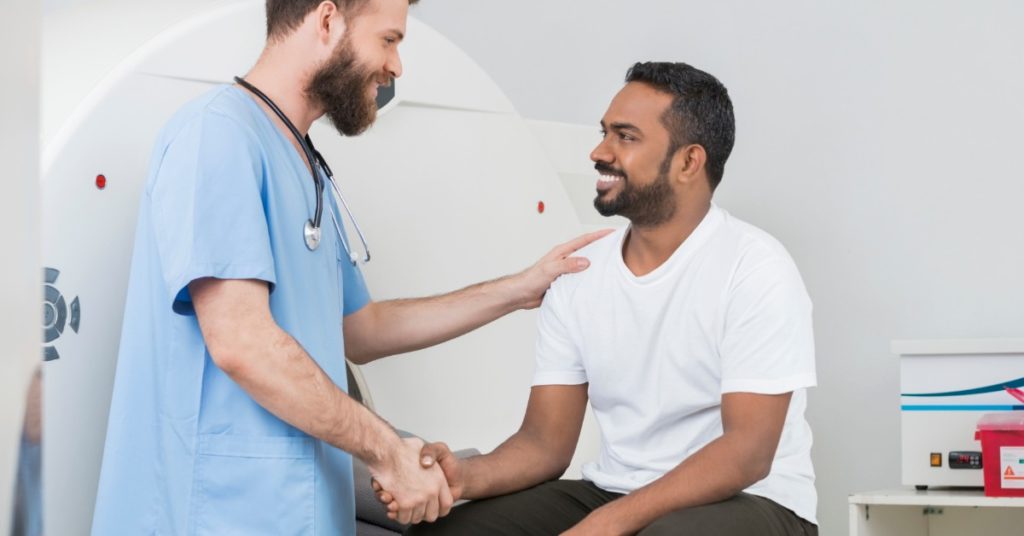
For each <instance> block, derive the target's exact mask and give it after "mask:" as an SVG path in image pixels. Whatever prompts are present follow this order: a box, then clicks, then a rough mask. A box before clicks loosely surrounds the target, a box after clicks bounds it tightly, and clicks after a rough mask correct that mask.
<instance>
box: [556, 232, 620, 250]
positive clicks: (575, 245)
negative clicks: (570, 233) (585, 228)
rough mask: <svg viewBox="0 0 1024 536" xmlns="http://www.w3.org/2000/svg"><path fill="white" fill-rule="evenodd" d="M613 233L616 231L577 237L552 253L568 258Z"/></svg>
mask: <svg viewBox="0 0 1024 536" xmlns="http://www.w3.org/2000/svg"><path fill="white" fill-rule="evenodd" d="M613 231H615V229H601V230H600V231H594V232H592V233H587V234H585V235H582V236H577V237H576V238H573V239H572V240H570V241H568V242H566V243H564V244H560V245H558V246H556V247H555V249H553V250H552V251H551V252H552V253H554V254H555V255H556V256H558V257H566V256H568V255H569V254H571V253H572V252H574V251H576V250H577V249H580V248H581V247H583V246H585V245H587V244H589V243H591V242H593V241H595V240H598V239H600V238H604V237H605V236H608V235H609V234H611V233H612V232H613Z"/></svg>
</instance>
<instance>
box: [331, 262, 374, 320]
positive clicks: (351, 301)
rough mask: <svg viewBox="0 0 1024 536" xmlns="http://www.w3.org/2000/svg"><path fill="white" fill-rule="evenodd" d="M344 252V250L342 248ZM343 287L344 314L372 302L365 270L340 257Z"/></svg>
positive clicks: (346, 314) (355, 310) (353, 311)
mask: <svg viewBox="0 0 1024 536" xmlns="http://www.w3.org/2000/svg"><path fill="white" fill-rule="evenodd" d="M341 251H342V253H344V250H341ZM338 262H339V263H340V264H341V270H339V272H340V277H341V288H342V292H343V294H344V296H345V297H344V303H342V312H341V314H342V315H344V316H348V315H350V314H352V313H355V312H358V311H359V310H360V309H362V308H363V307H366V304H368V303H370V291H369V290H367V288H366V281H365V280H363V272H362V271H361V270H360V269H359V267H358V266H355V265H353V264H352V263H351V262H349V260H348V259H340V260H339V261H338Z"/></svg>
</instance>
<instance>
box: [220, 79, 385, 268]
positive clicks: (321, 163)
mask: <svg viewBox="0 0 1024 536" xmlns="http://www.w3.org/2000/svg"><path fill="white" fill-rule="evenodd" d="M235 82H237V83H238V85H240V86H242V87H243V88H245V89H247V90H249V92H251V93H252V94H253V95H256V96H257V97H259V99H260V100H262V101H263V102H264V103H265V104H266V105H267V106H268V107H269V108H270V109H271V110H272V111H273V112H274V114H275V115H277V117H278V118H279V119H281V122H283V123H284V124H285V126H286V127H288V130H289V132H291V133H292V136H294V137H295V140H296V141H298V142H299V146H300V147H302V152H303V154H304V156H305V157H306V161H307V162H309V169H310V171H311V173H312V176H313V184H314V185H315V188H316V209H315V210H314V211H313V217H312V218H310V220H309V221H307V222H306V223H305V224H304V226H303V234H304V240H305V242H306V247H307V248H309V250H310V251H315V250H316V249H317V248H318V247H319V246H320V232H321V231H320V229H321V224H322V222H323V212H324V200H323V194H324V189H325V186H324V182H325V181H324V178H323V177H322V176H321V175H320V172H321V170H322V171H323V173H324V174H326V175H327V182H329V183H330V184H331V189H332V190H333V192H334V194H335V198H336V199H337V200H338V201H340V202H341V205H342V206H343V207H344V209H345V213H347V214H348V219H349V220H350V221H351V222H352V227H354V228H355V230H356V234H357V235H358V236H359V241H360V242H361V243H362V244H363V251H364V256H363V263H364V264H365V263H368V262H370V247H369V245H367V243H366V237H365V236H364V235H363V230H362V229H361V228H360V227H359V223H358V222H357V221H356V219H355V216H353V215H352V209H350V208H349V206H348V202H346V201H345V196H343V195H342V194H341V189H340V188H338V184H337V183H336V182H335V180H334V173H333V172H332V171H331V168H330V166H328V165H327V160H326V159H325V158H324V157H323V155H322V154H320V151H318V150H317V149H316V147H315V146H314V145H313V140H312V139H311V138H310V137H309V134H307V135H306V136H302V134H300V133H299V130H298V129H297V128H295V124H294V123H292V122H291V120H290V119H288V116H287V115H285V113H284V112H283V111H282V110H281V109H280V108H279V107H278V106H277V104H276V103H274V101H273V100H271V99H270V97H268V96H267V95H266V94H265V93H263V92H262V91H260V90H259V89H258V88H257V87H256V86H254V85H252V84H250V83H249V82H247V81H246V80H245V79H244V78H242V77H240V76H236V77H235ZM328 208H330V207H328ZM330 212H331V221H332V223H333V224H334V229H335V230H336V231H337V232H338V238H339V239H340V240H341V244H342V246H344V248H345V252H346V253H348V255H349V260H350V261H351V262H352V264H353V266H354V265H356V263H357V262H358V257H357V256H356V255H355V254H354V253H352V248H350V247H349V244H348V240H347V239H346V238H345V233H343V232H342V230H341V224H340V223H338V219H337V217H336V216H335V214H334V211H333V210H331V211H330Z"/></svg>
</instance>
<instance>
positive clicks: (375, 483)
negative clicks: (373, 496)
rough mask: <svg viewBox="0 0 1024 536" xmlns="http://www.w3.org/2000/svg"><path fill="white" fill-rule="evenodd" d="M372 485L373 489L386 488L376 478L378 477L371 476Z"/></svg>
mask: <svg viewBox="0 0 1024 536" xmlns="http://www.w3.org/2000/svg"><path fill="white" fill-rule="evenodd" d="M370 486H371V487H372V488H373V491H380V490H382V489H384V488H383V487H382V486H381V485H380V482H377V479H376V478H371V479H370Z"/></svg>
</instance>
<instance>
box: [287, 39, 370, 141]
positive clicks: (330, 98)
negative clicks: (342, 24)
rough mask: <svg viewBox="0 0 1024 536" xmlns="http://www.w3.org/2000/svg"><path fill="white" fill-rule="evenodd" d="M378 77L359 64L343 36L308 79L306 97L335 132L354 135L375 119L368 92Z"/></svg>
mask: <svg viewBox="0 0 1024 536" xmlns="http://www.w3.org/2000/svg"><path fill="white" fill-rule="evenodd" d="M382 78H384V75H383V74H382V73H376V72H373V71H372V70H371V69H368V68H366V67H364V66H362V65H360V64H359V61H358V59H357V58H356V54H355V50H354V49H353V47H352V44H351V42H350V41H349V39H348V37H346V38H344V39H342V41H341V42H340V43H339V44H338V47H337V48H336V49H335V51H334V54H333V56H332V57H331V58H330V59H329V60H327V62H326V63H324V65H323V66H321V67H320V68H319V69H318V70H317V72H316V73H315V74H314V75H313V78H312V79H310V81H309V84H308V86H307V87H306V94H307V95H308V96H309V97H310V98H311V99H312V100H313V102H315V103H316V104H317V105H319V106H320V107H321V108H323V110H324V115H326V116H327V117H328V118H329V119H330V120H331V124H333V125H334V128H335V129H337V130H338V132H340V133H341V134H342V135H345V136H358V135H359V134H362V133H363V132H365V131H366V129H368V128H370V125H372V124H373V122H374V121H375V120H376V119H377V100H376V99H375V98H373V97H372V96H371V95H370V94H369V91H368V90H369V88H370V87H371V86H372V84H375V83H378V82H379V81H381V79H382Z"/></svg>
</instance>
